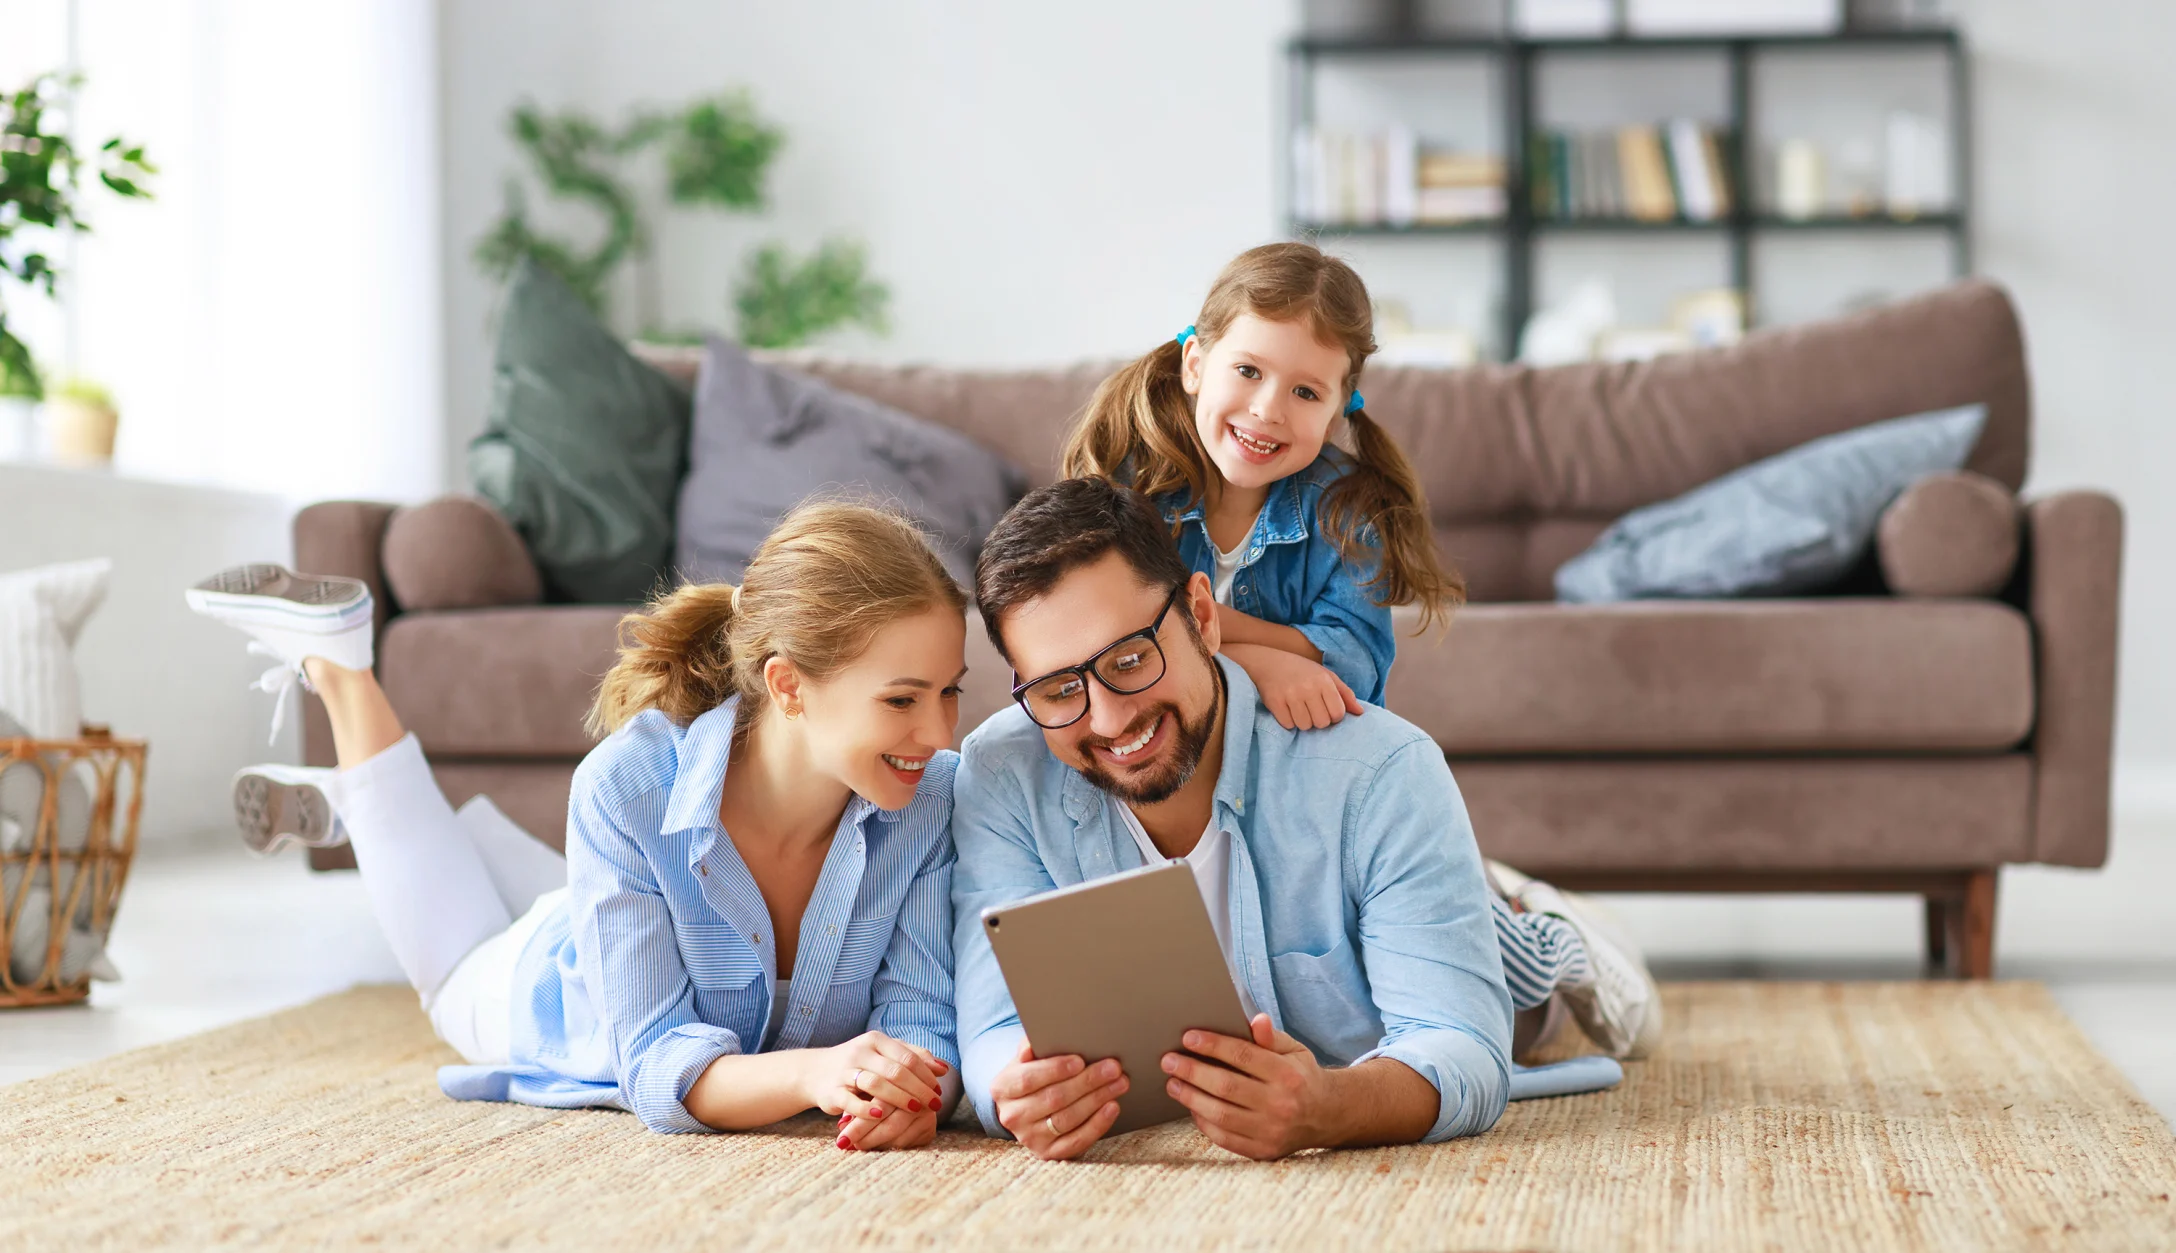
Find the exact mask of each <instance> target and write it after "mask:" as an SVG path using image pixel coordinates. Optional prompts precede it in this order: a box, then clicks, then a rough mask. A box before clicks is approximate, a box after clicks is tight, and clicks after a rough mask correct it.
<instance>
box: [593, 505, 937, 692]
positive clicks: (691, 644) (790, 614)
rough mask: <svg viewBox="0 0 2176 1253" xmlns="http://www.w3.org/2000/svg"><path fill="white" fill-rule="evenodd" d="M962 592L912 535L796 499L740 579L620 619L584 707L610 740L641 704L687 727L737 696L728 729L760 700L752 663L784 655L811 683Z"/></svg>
mask: <svg viewBox="0 0 2176 1253" xmlns="http://www.w3.org/2000/svg"><path fill="white" fill-rule="evenodd" d="M940 605H941V606H944V607H945V608H948V609H951V610H953V611H955V612H962V613H964V612H965V611H966V608H967V597H966V594H965V593H963V592H962V591H960V587H959V584H957V583H954V582H953V581H952V576H951V575H949V574H947V573H945V569H944V566H943V564H942V563H940V562H939V561H938V560H937V554H936V553H935V552H933V551H931V549H930V546H929V541H928V540H926V539H925V538H923V536H922V533H921V532H920V531H918V530H916V529H915V526H914V524H913V523H912V522H909V521H908V520H906V519H905V518H903V517H900V516H899V515H898V514H895V513H890V512H886V511H884V510H879V509H871V508H869V507H867V506H865V505H851V504H838V503H824V504H807V505H802V506H801V507H799V508H797V509H795V510H794V511H793V512H791V513H789V514H787V515H786V516H785V518H784V519H782V520H781V521H780V522H779V524H778V525H777V527H775V528H774V529H773V530H772V531H771V534H770V537H769V538H768V539H765V540H764V541H763V545H762V547H760V548H758V549H756V555H755V557H754V558H753V559H752V560H750V561H749V563H748V569H747V570H746V571H745V572H744V573H743V574H742V575H741V584H740V586H739V587H738V588H735V587H734V586H733V585H732V584H730V583H690V584H688V585H687V586H685V587H682V588H680V589H679V590H677V591H673V592H667V593H664V594H662V595H660V596H658V597H657V599H655V600H653V601H651V602H650V604H649V605H648V606H647V607H646V608H644V609H643V610H641V611H640V612H637V613H631V614H628V615H627V616H626V617H624V618H621V619H620V625H619V635H620V659H619V661H618V663H617V664H615V665H614V666H613V667H612V669H611V671H610V672H609V673H607V674H606V675H605V676H604V682H603V684H602V685H600V686H599V687H598V689H597V703H596V705H595V706H593V707H592V708H591V709H590V711H589V721H588V725H589V730H590V733H591V734H593V735H609V734H610V733H612V732H614V731H617V730H618V729H619V728H620V727H621V726H623V725H624V724H626V722H627V721H628V720H629V719H631V718H633V717H634V716H635V715H636V714H639V713H641V712H642V711H643V710H645V709H656V710H660V711H662V712H663V713H664V715H665V716H666V717H668V718H670V719H672V720H673V721H674V722H677V723H679V724H680V725H682V726H686V725H687V724H688V723H689V722H691V721H693V720H694V719H695V718H696V717H698V716H700V715H702V714H704V713H707V712H709V711H710V710H713V709H716V708H717V707H718V706H720V705H722V704H724V703H725V702H726V701H727V700H728V699H730V698H731V697H733V696H736V695H737V696H739V697H741V698H742V699H741V703H740V710H739V712H738V713H737V714H736V715H735V718H734V727H735V731H736V733H738V732H740V731H745V730H746V729H747V728H748V727H749V726H751V725H752V724H753V723H754V722H755V720H756V716H757V715H758V714H759V713H761V712H762V710H763V707H764V705H765V704H766V702H767V701H768V700H769V695H770V694H769V690H768V688H767V687H766V685H765V683H764V681H763V666H764V663H766V662H768V661H769V660H770V659H771V658H773V657H784V658H785V659H786V660H788V661H791V662H792V663H793V664H794V666H795V668H797V669H798V670H800V672H801V673H802V674H803V675H804V676H806V677H807V678H809V679H810V680H812V681H815V682H822V681H823V680H825V679H827V678H830V677H831V676H832V675H834V674H837V673H838V672H839V671H840V670H841V669H844V668H845V667H846V666H847V665H849V664H851V663H852V662H853V660H854V659H855V658H856V657H859V656H860V655H861V654H862V651H863V650H864V649H866V648H867V647H868V646H869V641H870V640H871V639H872V638H873V637H874V636H875V635H876V633H877V631H878V630H880V629H881V628H883V627H884V626H886V625H887V624H889V623H892V622H897V621H898V620H899V619H901V618H906V617H911V616H913V615H915V614H918V613H921V612H923V611H924V610H928V609H934V608H936V607H938V606H940Z"/></svg>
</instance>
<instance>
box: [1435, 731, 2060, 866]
mask: <svg viewBox="0 0 2176 1253" xmlns="http://www.w3.org/2000/svg"><path fill="white" fill-rule="evenodd" d="M1451 773H1452V774H1453V775H1454V776H1455V777H1456V778H1457V780H1458V790H1459V793H1460V795H1462V796H1463V797H1464V798H1465V801H1466V809H1467V812H1468V813H1470V814H1471V815H1472V817H1473V831H1474V836H1475V839H1476V840H1477V841H1478V842H1479V843H1480V845H1481V851H1482V852H1483V853H1485V854H1486V855H1488V856H1490V857H1494V858H1496V859H1498V860H1500V861H1506V862H1509V863H1511V864H1512V865H1514V866H1517V867H1518V868H1519V869H1520V870H1522V871H1525V872H1526V873H1528V874H1533V875H1538V876H1540V877H1542V878H1544V879H1547V878H1554V877H1556V876H1557V875H1559V874H1567V875H1568V874H1574V873H1579V872H1587V873H1592V872H1596V871H1644V872H1656V871H1672V870H1681V871H1703V870H1707V871H1712V870H1752V871H1761V872H1765V873H1777V874H1780V873H1786V872H1790V871H1822V870H1843V871H1859V872H1864V871H1869V870H1959V869H1963V868H1967V867H1973V866H1994V865H2000V864H2002V863H2004V862H2018V861H2029V860H2031V859H2032V856H2033V851H2032V790H2033V782H2032V757H2031V756H2030V755H2029V754H2026V753H1997V754H1992V755H1988V756H1973V757H1801V758H1796V759H1792V760H1786V761H1777V760H1774V759H1767V758H1732V759H1723V760H1715V759H1706V760H1686V759H1682V758H1680V759H1664V760H1659V761H1623V760H1617V761H1607V760H1605V761H1533V760H1526V761H1494V760H1481V761H1472V760H1468V761H1461V760H1458V759H1456V758H1453V759H1452V761H1451Z"/></svg>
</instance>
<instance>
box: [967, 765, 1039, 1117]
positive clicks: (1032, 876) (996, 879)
mask: <svg viewBox="0 0 2176 1253" xmlns="http://www.w3.org/2000/svg"><path fill="white" fill-rule="evenodd" d="M978 747H980V749H981V751H978ZM993 756H996V754H995V753H992V752H991V751H990V750H988V748H987V746H978V744H977V742H976V740H975V739H972V738H971V739H969V740H968V742H967V744H966V746H965V748H964V749H963V750H962V753H961V756H960V769H959V776H958V780H957V782H956V784H955V785H954V787H953V792H952V798H953V799H952V840H953V843H954V844H955V845H957V846H958V849H959V865H958V866H957V867H956V868H955V869H954V871H953V875H952V915H953V933H952V934H953V943H952V951H953V953H954V955H955V957H956V959H957V965H956V967H955V970H954V979H955V987H956V996H957V1002H956V1003H957V1004H958V1006H959V1033H960V1034H959V1039H960V1060H961V1080H962V1082H963V1083H964V1084H965V1086H966V1091H967V1097H968V1099H969V1100H970V1101H972V1102H974V1106H975V1115H976V1116H977V1117H978V1118H980V1119H981V1120H982V1129H983V1130H984V1131H985V1132H987V1133H988V1134H990V1135H993V1136H1008V1135H1010V1134H1011V1133H1009V1132H1007V1131H1006V1130H1005V1128H1004V1126H1003V1124H1001V1123H999V1122H998V1120H997V1104H996V1101H995V1100H994V1099H993V1098H992V1097H991V1095H990V1085H991V1083H992V1082H993V1081H994V1080H995V1079H996V1078H997V1074H998V1072H999V1071H1001V1070H1003V1069H1004V1068H1005V1067H1006V1066H1007V1065H1008V1064H1010V1063H1011V1062H1012V1060H1013V1058H1014V1056H1015V1055H1016V1054H1017V1053H1018V1052H1019V1049H1020V1042H1021V1041H1022V1040H1024V1039H1026V1038H1027V1032H1026V1031H1025V1030H1024V1029H1023V1028H1022V1027H1021V1026H1020V1015H1019V1012H1018V1011H1017V1010H1016V1009H1015V1008H1014V1007H1013V1003H1012V993H1011V991H1010V990H1009V989H1007V988H1006V986H1005V975H1004V972H1003V971H1001V970H1000V969H999V968H998V965H997V954H996V953H994V952H992V951H991V949H990V939H989V937H988V936H986V935H984V934H983V931H982V911H983V910H985V909H988V908H990V907H992V906H995V905H1004V904H1007V903H1009V902H1012V901H1016V900H1019V899H1020V898H1021V897H1023V896H1032V895H1034V894H1035V893H1037V892H1042V891H1047V890H1049V889H1050V888H1052V887H1054V886H1056V885H1055V883H1054V882H1053V881H1052V879H1051V877H1050V874H1049V872H1048V871H1046V870H1045V869H1044V868H1043V861H1042V858H1041V857H1040V856H1039V855H1038V853H1037V850H1036V846H1035V836H1034V833H1033V831H1032V830H1031V829H1030V828H1029V826H1028V823H1027V821H1026V815H1027V814H1028V813H1030V812H1031V810H1030V807H1029V805H1028V803H1027V800H1026V798H1025V797H1024V796H1023V795H1022V793H1021V790H1020V783H1019V780H1018V778H1017V777H1016V776H1015V775H1014V773H1013V772H1012V771H1010V770H1006V769H1004V768H1002V767H1003V763H1002V762H1000V761H993V760H991V758H992V757H993Z"/></svg>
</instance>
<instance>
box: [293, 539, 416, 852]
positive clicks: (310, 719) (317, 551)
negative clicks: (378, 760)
mask: <svg viewBox="0 0 2176 1253" xmlns="http://www.w3.org/2000/svg"><path fill="white" fill-rule="evenodd" d="M392 518H393V506H391V505H381V504H377V503H374V502H371V501H363V500H329V501H325V502H323V503H321V504H315V505H311V506H309V507H308V508H306V509H304V510H303V511H302V512H300V513H298V514H296V515H295V568H296V569H297V570H301V571H303V572H305V573H308V574H338V575H344V576H346V577H347V578H351V579H361V580H362V581H363V582H364V583H366V584H368V585H369V586H370V599H371V601H372V603H373V605H374V607H375V613H374V615H373V621H372V623H371V626H372V628H373V630H374V632H375V633H376V634H378V635H383V634H384V633H385V620H386V619H387V618H389V617H391V616H392V615H393V613H394V612H395V611H394V606H393V603H392V597H391V596H390V595H389V594H388V593H387V592H386V590H385V560H384V549H385V525H386V523H388V522H390V521H392ZM302 759H303V760H304V761H305V762H308V763H309V764H310V765H313V766H329V765H332V764H333V751H332V726H331V724H330V723H328V722H326V721H325V706H324V705H323V704H322V703H320V702H319V701H318V699H317V698H316V697H315V696H309V697H305V698H304V700H303V702H302ZM311 851H312V854H313V856H312V861H311V864H312V865H316V864H317V858H316V856H315V854H317V853H320V852H323V851H324V850H321V849H313V850H311Z"/></svg>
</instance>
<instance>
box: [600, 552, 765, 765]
mask: <svg viewBox="0 0 2176 1253" xmlns="http://www.w3.org/2000/svg"><path fill="white" fill-rule="evenodd" d="M738 592H739V589H738V588H736V587H734V586H733V585H732V584H730V583H690V584H688V585H687V586H686V587H683V588H680V589H679V590H678V591H673V592H667V593H665V594H663V595H661V596H659V597H657V598H656V599H655V600H653V601H651V602H650V603H649V605H648V606H646V607H645V608H643V609H642V610H641V611H639V612H637V613H630V614H628V615H626V616H625V617H623V618H621V619H620V624H619V644H620V659H619V660H618V661H617V662H615V663H614V664H613V666H612V669H611V670H610V671H608V672H606V674H605V676H604V683H603V684H602V685H601V686H599V687H598V689H597V703H596V704H595V705H593V706H591V707H590V711H589V718H588V722H587V725H588V727H589V733H590V734H591V735H596V736H606V735H610V734H612V733H613V732H614V731H617V730H619V729H620V727H621V726H623V725H625V724H626V722H627V721H628V720H629V719H631V718H633V717H634V716H635V715H636V714H639V713H641V712H642V711H643V710H645V709H655V710H658V711H660V712H662V713H663V714H664V715H665V716H666V717H668V718H670V719H672V720H673V721H674V722H677V723H679V724H680V725H682V726H686V725H687V724H688V723H689V722H692V721H693V720H694V719H695V718H696V717H698V716H699V715H701V714H703V713H705V712H707V711H709V710H712V709H715V708H717V707H718V706H720V705H722V704H724V703H725V702H726V701H727V700H728V699H729V698H731V697H732V695H733V693H734V692H735V691H736V690H738V688H737V685H736V684H735V683H734V681H733V648H732V644H731V643H730V642H729V640H728V638H727V635H728V632H729V631H730V630H731V629H732V625H733V601H734V597H735V596H736V595H737V593H738Z"/></svg>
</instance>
